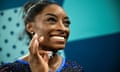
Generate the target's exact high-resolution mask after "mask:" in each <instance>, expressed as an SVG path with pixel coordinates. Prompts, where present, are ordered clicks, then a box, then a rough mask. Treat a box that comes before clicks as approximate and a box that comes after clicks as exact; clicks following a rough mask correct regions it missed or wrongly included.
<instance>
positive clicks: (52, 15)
mask: <svg viewBox="0 0 120 72" xmlns="http://www.w3.org/2000/svg"><path fill="white" fill-rule="evenodd" d="M46 15H50V16H54V17H56V18H57V16H56V15H55V14H52V13H47V14H46ZM64 19H69V17H68V16H66V17H64Z"/></svg>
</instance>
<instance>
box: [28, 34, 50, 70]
mask: <svg viewBox="0 0 120 72" xmlns="http://www.w3.org/2000/svg"><path fill="white" fill-rule="evenodd" d="M42 41H43V37H42V36H41V37H38V35H37V34H35V35H34V36H33V38H32V40H31V42H30V46H29V51H30V56H29V63H30V68H31V71H32V72H48V70H49V68H48V53H49V51H44V50H40V48H39V47H40V46H39V45H40V43H41V42H42Z"/></svg>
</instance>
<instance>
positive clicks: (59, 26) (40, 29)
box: [33, 4, 70, 50]
mask: <svg viewBox="0 0 120 72" xmlns="http://www.w3.org/2000/svg"><path fill="white" fill-rule="evenodd" d="M69 23H70V21H69V18H68V17H67V15H66V13H65V12H64V10H63V9H62V8H61V7H60V6H58V5H55V4H52V5H49V6H47V7H46V8H45V9H44V10H43V11H42V13H40V14H38V15H37V16H36V17H35V20H34V22H33V29H34V32H36V33H38V35H39V36H40V35H42V36H43V37H44V40H43V42H42V43H41V44H40V46H41V47H42V48H44V49H47V50H59V49H63V48H64V47H65V44H66V42H67V39H68V36H69Z"/></svg>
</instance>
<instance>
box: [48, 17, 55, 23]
mask: <svg viewBox="0 0 120 72" xmlns="http://www.w3.org/2000/svg"><path fill="white" fill-rule="evenodd" d="M47 22H48V23H50V24H54V23H56V22H57V20H56V19H55V18H53V17H50V18H48V19H47Z"/></svg>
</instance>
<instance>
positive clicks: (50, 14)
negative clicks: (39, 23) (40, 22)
mask: <svg viewBox="0 0 120 72" xmlns="http://www.w3.org/2000/svg"><path fill="white" fill-rule="evenodd" d="M46 15H49V16H54V17H57V16H56V15H55V14H52V13H47V14H46Z"/></svg>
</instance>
